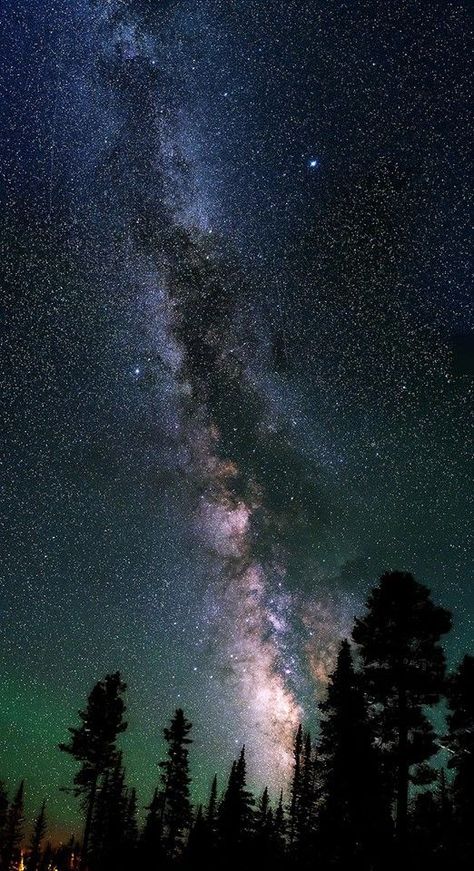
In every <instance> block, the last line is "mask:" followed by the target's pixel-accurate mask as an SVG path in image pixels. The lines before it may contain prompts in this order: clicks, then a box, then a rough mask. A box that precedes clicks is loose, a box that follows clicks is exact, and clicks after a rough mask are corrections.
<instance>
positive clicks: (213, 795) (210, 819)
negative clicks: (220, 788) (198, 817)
mask: <svg viewBox="0 0 474 871" xmlns="http://www.w3.org/2000/svg"><path fill="white" fill-rule="evenodd" d="M206 821H207V824H208V826H209V829H210V831H211V832H212V833H213V834H215V832H216V828H217V774H215V775H214V777H213V779H212V783H211V791H210V794H209V801H208V804H207V811H206Z"/></svg>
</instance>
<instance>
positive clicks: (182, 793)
mask: <svg viewBox="0 0 474 871" xmlns="http://www.w3.org/2000/svg"><path fill="white" fill-rule="evenodd" d="M191 728H192V724H191V723H189V722H188V720H186V717H185V716H184V713H183V711H182V710H181V708H178V709H177V710H176V711H175V714H174V717H173V718H172V720H171V724H170V727H169V728H166V729H164V730H163V734H164V736H165V740H166V741H167V743H168V754H167V758H166V759H165V761H164V762H160V768H161V782H162V784H163V805H162V823H163V835H164V844H165V848H166V851H167V853H168V855H169V856H170V857H174V856H176V855H177V854H178V853H179V852H180V851H181V849H182V846H183V843H184V838H185V834H186V832H187V831H188V830H189V827H190V825H191V821H192V809H191V800H190V797H189V785H190V783H191V778H190V776H189V761H188V746H189V744H191V743H192V739H191V738H189V737H188V735H189V732H190V731H191Z"/></svg>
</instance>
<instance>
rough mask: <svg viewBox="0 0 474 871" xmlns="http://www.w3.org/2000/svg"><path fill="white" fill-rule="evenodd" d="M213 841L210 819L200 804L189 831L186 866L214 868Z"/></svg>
mask: <svg viewBox="0 0 474 871" xmlns="http://www.w3.org/2000/svg"><path fill="white" fill-rule="evenodd" d="M213 860H214V856H213V852H212V841H211V835H210V830H209V824H208V820H207V819H206V816H205V814H204V812H203V809H202V805H199V807H198V809H197V813H196V818H195V820H194V823H193V825H192V826H191V831H190V833H189V838H188V843H187V845H186V851H185V867H189V868H191V869H194V868H208V869H209V868H212V867H213Z"/></svg>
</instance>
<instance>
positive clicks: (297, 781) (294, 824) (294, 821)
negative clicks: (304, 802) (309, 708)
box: [288, 723, 303, 846]
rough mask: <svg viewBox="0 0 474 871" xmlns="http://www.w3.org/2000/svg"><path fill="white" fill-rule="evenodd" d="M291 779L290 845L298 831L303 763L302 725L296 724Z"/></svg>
mask: <svg viewBox="0 0 474 871" xmlns="http://www.w3.org/2000/svg"><path fill="white" fill-rule="evenodd" d="M293 759H294V762H293V779H292V783H291V800H290V807H289V814H288V816H289V836H290V846H292V845H293V843H294V842H295V839H296V836H297V831H298V814H299V805H300V798H301V769H302V765H303V727H302V725H301V723H300V725H299V726H298V729H297V732H296V735H295V742H294V745H293Z"/></svg>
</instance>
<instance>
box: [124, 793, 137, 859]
mask: <svg viewBox="0 0 474 871" xmlns="http://www.w3.org/2000/svg"><path fill="white" fill-rule="evenodd" d="M125 842H126V848H127V854H128V855H133V854H134V852H135V850H136V847H137V843H138V824H137V793H136V790H135V789H130V790H129V792H128V794H127V806H126V812H125Z"/></svg>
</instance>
